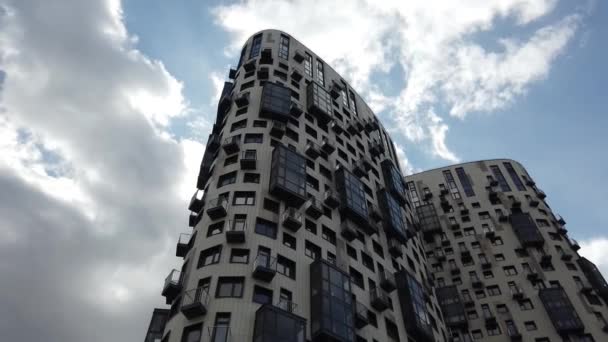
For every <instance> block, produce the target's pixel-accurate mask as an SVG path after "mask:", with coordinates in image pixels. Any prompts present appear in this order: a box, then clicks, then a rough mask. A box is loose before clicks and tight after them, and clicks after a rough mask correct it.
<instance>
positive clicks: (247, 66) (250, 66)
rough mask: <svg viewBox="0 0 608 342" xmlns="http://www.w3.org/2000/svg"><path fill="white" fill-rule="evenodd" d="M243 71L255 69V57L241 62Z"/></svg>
mask: <svg viewBox="0 0 608 342" xmlns="http://www.w3.org/2000/svg"><path fill="white" fill-rule="evenodd" d="M243 69H245V72H252V71H254V70H255V58H252V59H250V60H248V61H247V62H245V63H244V64H243Z"/></svg>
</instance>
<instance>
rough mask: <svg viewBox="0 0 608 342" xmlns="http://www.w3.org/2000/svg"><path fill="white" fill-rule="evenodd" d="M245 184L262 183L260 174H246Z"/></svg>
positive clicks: (244, 177)
mask: <svg viewBox="0 0 608 342" xmlns="http://www.w3.org/2000/svg"><path fill="white" fill-rule="evenodd" d="M243 183H258V184H259V183H260V174H259V173H246V174H245V176H243Z"/></svg>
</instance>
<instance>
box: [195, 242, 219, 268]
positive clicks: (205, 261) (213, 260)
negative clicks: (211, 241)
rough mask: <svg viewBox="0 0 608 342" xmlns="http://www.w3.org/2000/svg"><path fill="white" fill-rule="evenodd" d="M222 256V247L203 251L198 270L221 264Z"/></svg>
mask: <svg viewBox="0 0 608 342" xmlns="http://www.w3.org/2000/svg"><path fill="white" fill-rule="evenodd" d="M221 255H222V245H217V246H214V247H211V248H207V249H205V250H203V251H201V253H200V255H199V258H198V265H197V267H198V268H201V267H203V266H208V265H213V264H217V263H219V262H220V257H221Z"/></svg>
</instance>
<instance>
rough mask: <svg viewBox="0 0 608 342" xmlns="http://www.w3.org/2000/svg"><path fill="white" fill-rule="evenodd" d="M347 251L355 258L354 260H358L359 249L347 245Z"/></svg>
mask: <svg viewBox="0 0 608 342" xmlns="http://www.w3.org/2000/svg"><path fill="white" fill-rule="evenodd" d="M346 253H347V254H348V256H349V257H351V258H353V260H357V250H356V249H354V248H352V247H351V246H348V245H347V246H346Z"/></svg>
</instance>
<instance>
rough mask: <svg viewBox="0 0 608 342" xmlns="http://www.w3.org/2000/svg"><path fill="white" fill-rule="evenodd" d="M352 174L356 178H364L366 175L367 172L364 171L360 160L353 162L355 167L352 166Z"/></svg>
mask: <svg viewBox="0 0 608 342" xmlns="http://www.w3.org/2000/svg"><path fill="white" fill-rule="evenodd" d="M353 173H354V174H355V176H357V177H364V176H366V175H367V171H366V170H365V166H364V165H363V161H362V160H361V159H359V160H357V161H355V165H353Z"/></svg>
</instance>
